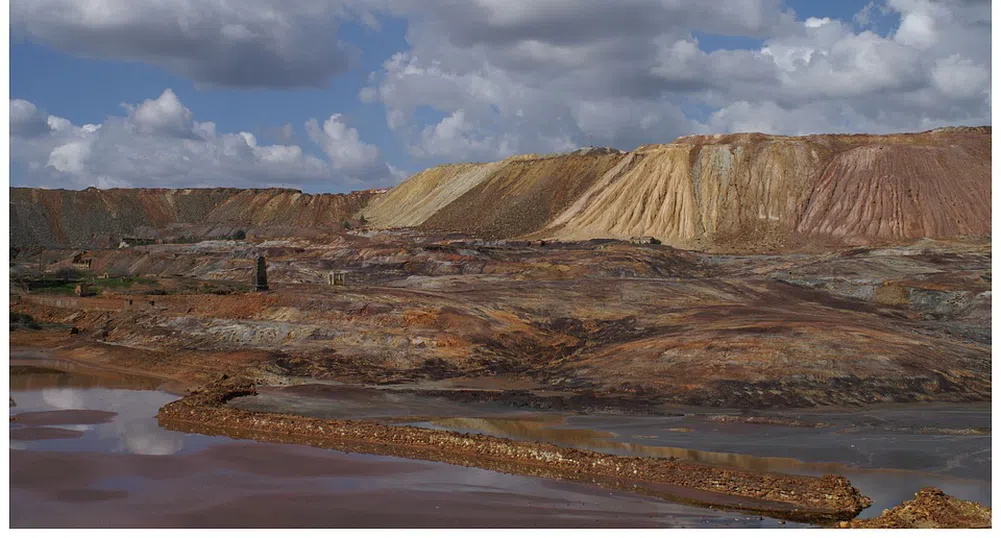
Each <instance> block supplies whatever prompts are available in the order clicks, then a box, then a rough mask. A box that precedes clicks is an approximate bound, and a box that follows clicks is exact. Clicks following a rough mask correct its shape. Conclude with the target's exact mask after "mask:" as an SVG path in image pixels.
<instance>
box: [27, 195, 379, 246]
mask: <svg viewBox="0 0 1001 538" xmlns="http://www.w3.org/2000/svg"><path fill="white" fill-rule="evenodd" d="M371 196H372V194H371V193H370V192H355V193H351V194H320V195H310V194H303V193H302V192H299V191H294V190H288V189H110V190H99V189H93V188H91V189H87V190H84V191H68V190H46V189H31V188H11V189H10V239H11V246H13V247H29V246H46V247H54V246H86V245H88V244H91V243H93V242H94V241H95V240H96V239H97V238H98V237H99V236H110V237H111V238H121V237H127V236H131V235H135V234H137V233H141V231H142V230H144V229H149V230H157V229H163V228H166V227H169V226H172V225H178V224H181V225H202V226H203V228H202V229H203V230H209V229H211V226H210V225H229V226H245V227H249V226H262V227H264V226H283V227H291V228H315V227H331V226H340V225H341V223H343V221H344V219H346V218H349V217H350V216H351V215H352V214H354V213H356V212H358V210H359V209H361V208H362V207H364V205H365V203H366V202H367V201H368V200H369V198H370V197H371ZM206 225H209V226H208V227H205V226H206ZM206 233H207V234H208V232H206Z"/></svg>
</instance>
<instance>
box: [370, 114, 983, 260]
mask: <svg viewBox="0 0 1001 538" xmlns="http://www.w3.org/2000/svg"><path fill="white" fill-rule="evenodd" d="M990 134H991V130H990V127H975V128H947V129H937V130H934V131H927V132H923V133H913V134H893V135H814V136H803V137H786V136H771V135H764V134H759V133H750V134H730V135H706V136H687V137H682V138H679V139H678V140H676V141H675V142H673V143H671V144H659V145H647V146H641V147H639V148H637V149H636V150H635V151H632V152H617V151H614V150H606V151H600V150H596V149H589V150H581V151H577V152H574V153H570V154H564V155H557V156H548V157H537V156H526V157H518V158H511V159H507V160H504V161H501V162H496V163H486V164H464V165H445V166H439V167H435V168H431V169H428V170H425V171H423V172H421V173H419V174H416V175H414V176H412V177H410V178H409V179H407V180H406V181H404V182H403V183H401V184H400V185H398V186H397V187H396V188H394V189H392V190H390V191H389V192H388V193H387V194H385V195H380V196H378V197H376V198H375V199H373V201H372V202H371V203H369V205H368V207H366V208H365V209H364V212H365V216H366V218H368V219H369V221H370V222H371V224H372V225H375V226H383V227H397V226H420V227H424V228H428V229H435V230H448V231H463V232H471V233H476V234H479V235H483V236H485V237H488V238H511V237H528V238H540V239H541V238H555V239H591V238H616V239H628V238H630V237H635V236H652V237H656V238H657V239H659V240H661V241H662V242H664V243H665V244H669V245H673V246H677V247H683V248H704V249H722V250H726V249H731V248H732V249H752V250H754V249H780V250H781V249H783V248H796V247H803V246H811V245H813V246H832V245H866V244H873V243H887V242H895V241H900V240H907V239H913V238H917V237H932V238H949V237H956V236H983V235H989V234H990V232H991V202H990V193H991V139H990Z"/></svg>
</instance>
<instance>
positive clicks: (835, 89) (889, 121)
mask: <svg viewBox="0 0 1001 538" xmlns="http://www.w3.org/2000/svg"><path fill="white" fill-rule="evenodd" d="M374 3H375V4H381V9H383V10H385V11H388V12H392V13H394V14H396V15H401V16H407V17H408V18H409V20H410V26H409V31H408V36H407V37H408V41H409V42H410V44H411V49H410V50H408V51H406V52H403V53H399V54H396V55H394V56H393V57H392V58H390V59H389V60H387V61H386V62H385V64H384V65H383V66H382V69H381V70H379V71H378V72H376V73H373V74H372V75H371V80H372V83H371V84H370V85H369V87H367V88H365V89H364V90H362V92H361V94H360V97H361V99H362V100H363V101H366V102H381V103H383V104H384V105H385V106H386V117H387V124H388V126H389V127H390V128H391V129H393V130H394V131H396V132H397V133H398V134H399V135H400V136H401V137H403V138H404V139H405V140H407V146H408V148H409V150H410V152H411V153H412V154H413V155H415V156H417V157H438V158H447V159H452V160H468V159H480V158H499V157H503V156H506V155H508V154H511V153H521V152H546V151H558V150H560V149H562V148H565V147H567V146H574V145H585V144H604V145H611V146H616V147H620V148H626V149H629V148H632V147H635V146H636V145H639V144H642V143H647V142H656V141H667V140H670V139H672V138H674V137H676V136H678V135H682V134H687V133H690V132H706V131H724V132H726V131H742V130H763V131H770V132H777V133H786V134H804V133H812V132H831V131H842V132H843V131H875V132H887V131H897V130H918V129H925V128H932V127H937V126H941V125H948V124H958V123H975V124H986V123H990V100H989V99H990V97H989V96H990V3H989V2H986V1H976V0H886V1H883V0H880V1H873V2H871V3H870V4H869V5H867V6H866V7H865V8H864V9H863V10H862V11H861V12H860V13H858V14H857V16H855V17H854V18H853V20H846V21H840V20H835V19H831V18H818V17H811V16H809V14H804V15H799V14H796V13H794V12H792V11H791V10H789V9H787V8H785V7H783V5H782V4H780V3H779V2H777V1H769V0H740V1H733V2H674V1H653V0H649V1H648V0H623V1H621V2H614V3H609V2H598V1H594V2H591V1H581V2H569V1H567V2H562V1H553V2H535V1H529V0H504V1H503V2H501V1H499V0H497V1H495V0H474V1H468V2H462V3H461V4H459V5H454V4H451V3H446V5H442V4H436V5H433V6H432V5H428V4H427V3H424V2H417V1H416V0H414V1H408V0H382V1H381V2H379V1H375V2H374ZM883 15H891V16H894V17H895V23H894V25H893V28H890V29H889V31H884V32H882V33H877V32H876V31H875V24H874V22H875V20H876V18H877V17H878V16H883ZM714 34H722V35H729V36H741V37H744V38H748V40H747V42H748V43H749V45H748V46H745V47H743V48H718V47H717V48H706V47H704V45H703V43H702V41H707V42H708V41H710V40H712V39H713V35H714ZM422 109H430V110H431V111H434V112H437V113H438V114H440V116H439V119H438V120H436V123H432V124H425V123H422V121H426V118H427V114H423V115H418V114H416V113H415V112H416V111H418V110H422Z"/></svg>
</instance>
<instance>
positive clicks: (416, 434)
mask: <svg viewBox="0 0 1001 538" xmlns="http://www.w3.org/2000/svg"><path fill="white" fill-rule="evenodd" d="M255 392H256V389H255V388H254V387H253V385H251V384H247V383H235V382H232V381H224V382H222V384H217V385H214V386H210V387H207V388H206V389H204V390H202V391H199V392H195V393H193V394H191V395H189V396H187V397H185V398H183V399H181V400H178V401H176V402H172V403H170V404H167V405H165V406H164V407H163V408H161V410H160V412H159V413H158V414H157V420H158V421H159V423H160V425H161V426H163V427H165V428H167V429H171V430H175V431H185V432H190V433H202V434H212V435H224V436H228V437H234V438H244V439H255V440H259V441H268V442H277V443H298V444H308V445H312V446H320V447H324V448H334V449H337V450H343V451H354V452H365V453H371V454H380V455H391V456H400V457H407V458H411V459H423V460H430V461H440V462H445V463H451V464H454V465H462V466H467V467H480V468H484V469H490V470H495V471H501V472H506V473H513V474H521V475H528V476H541V477H546V478H558V479H562V480H573V481H578V482H584V483H589V484H595V485H601V486H603V487H610V488H615V489H620V490H627V491H634V492H638V493H643V494H647V495H652V496H656V497H660V498H663V499H667V500H671V501H674V502H681V503H688V504H693V505H698V506H706V507H712V508H717V509H729V510H736V511H741V512H746V513H754V514H761V515H768V516H772V517H780V518H784V519H790V520H795V521H804V522H814V523H821V522H833V521H842V520H848V519H851V518H853V517H855V516H856V515H857V514H858V513H859V512H861V511H862V510H863V509H864V508H866V507H867V506H869V504H870V500H869V499H868V498H866V497H864V496H863V495H861V494H860V493H859V492H858V490H857V489H855V488H854V487H853V486H852V485H851V483H850V482H849V481H848V480H847V479H844V478H842V477H837V476H834V475H826V476H824V477H821V478H817V477H798V476H791V475H782V474H776V473H754V472H749V471H744V470H740V469H733V468H717V467H712V466H708V465H703V464H699V463H695V462H689V461H683V460H677V459H649V458H636V457H623V456H612V455H608V454H602V453H599V452H592V451H587V450H578V449H568V448H563V447H559V446H556V445H553V444H544V443H533V442H519V441H512V440H509V439H503V438H498V437H491V436H486V435H471V434H461V433H455V432H448V431H436V430H427V429H422V428H415V427H410V426H391V425H386V424H379V423H374V422H364V421H352V420H322V419H316V418H311V417H302V416H297V415H287V414H278V413H261V412H252V411H245V410H241V409H234V408H231V407H226V406H224V404H225V403H226V402H227V401H229V400H231V399H233V398H237V397H241V396H247V395H251V394H254V393H255Z"/></svg>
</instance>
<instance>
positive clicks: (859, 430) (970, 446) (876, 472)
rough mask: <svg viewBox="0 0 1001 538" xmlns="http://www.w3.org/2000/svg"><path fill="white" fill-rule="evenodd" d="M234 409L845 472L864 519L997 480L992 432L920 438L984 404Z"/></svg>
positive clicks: (266, 394) (323, 403)
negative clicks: (611, 410) (919, 495)
mask: <svg viewBox="0 0 1001 538" xmlns="http://www.w3.org/2000/svg"><path fill="white" fill-rule="evenodd" d="M231 405H234V406H236V407H240V408H242V409H248V410H254V411H272V412H285V413H296V414H302V415H308V416H315V417H321V418H339V419H370V420H371V419H376V420H382V421H384V422H387V423H394V424H409V425H413V426H419V427H424V428H436V429H448V430H453V431H459V432H464V433H483V434H487V435H493V436H497V437H506V438H511V439H518V440H526V441H542V442H548V443H554V444H557V445H562V446H566V447H574V448H584V449H589V450H595V451H599V452H607V453H611V454H618V455H636V456H645V457H663V458H671V457H674V458H682V459H687V460H693V461H699V462H703V463H707V464H711V465H717V466H730V467H737V468H742V469H748V470H753V471H759V472H777V473H788V474H801V475H815V476H822V475H824V474H839V475H843V476H846V477H848V478H849V479H850V480H851V481H852V483H853V484H855V486H856V487H858V488H859V490H860V491H862V492H863V493H864V494H866V495H868V496H869V497H870V498H872V500H873V506H872V507H870V508H868V509H867V510H866V511H865V512H863V513H862V517H871V516H875V515H879V514H880V513H881V512H882V510H883V509H885V508H891V507H893V506H896V505H898V504H900V503H901V502H903V501H905V500H908V499H911V498H912V497H913V496H914V493H915V492H917V491H918V490H919V489H921V488H923V487H928V486H935V487H939V488H941V489H942V490H943V491H945V492H946V493H948V494H950V495H954V496H956V497H959V498H961V499H967V500H972V501H977V502H981V503H983V504H985V505H988V506H989V505H990V503H991V487H990V480H989V479H988V480H983V479H982V477H989V476H991V475H990V473H991V446H990V435H989V434H987V435H930V434H927V433H920V432H919V431H917V430H919V429H921V428H929V427H932V428H945V427H948V428H960V429H962V428H989V427H990V424H991V422H990V406H989V404H985V405H981V404H927V405H888V406H882V407H870V408H865V409H862V410H859V409H845V410H836V409H835V410H822V411H817V410H807V411H791V412H788V413H784V414H783V413H776V412H770V413H767V415H770V416H771V417H772V418H777V419H795V420H796V421H797V422H799V423H800V424H823V425H824V426H823V427H802V426H789V425H781V424H768V423H765V424H748V423H744V422H721V421H719V420H714V419H713V418H712V417H713V416H718V415H720V414H721V413H724V411H723V410H719V409H716V410H712V411H711V412H707V410H705V409H687V410H685V411H686V412H687V414H685V415H681V416H656V417H653V416H637V415H610V414H594V415H573V414H565V413H564V414H559V413H550V412H547V413H538V412H536V413H533V412H526V411H519V410H517V409H513V408H511V407H508V406H505V405H502V404H492V403H459V402H454V401H451V400H448V399H445V398H436V397H427V396H420V395H416V394H407V393H399V392H396V391H392V390H380V389H375V388H359V387H346V386H337V385H318V384H317V385H298V386H293V387H285V388H280V389H278V388H273V389H267V390H265V391H262V392H261V393H260V394H258V395H256V396H250V397H245V398H239V399H236V400H234V401H233V402H231ZM733 414H737V415H739V414H740V412H739V410H738V411H734V413H733ZM849 426H851V427H849Z"/></svg>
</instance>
